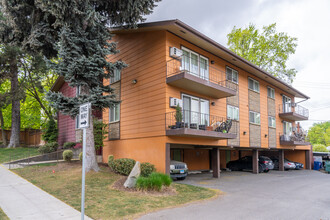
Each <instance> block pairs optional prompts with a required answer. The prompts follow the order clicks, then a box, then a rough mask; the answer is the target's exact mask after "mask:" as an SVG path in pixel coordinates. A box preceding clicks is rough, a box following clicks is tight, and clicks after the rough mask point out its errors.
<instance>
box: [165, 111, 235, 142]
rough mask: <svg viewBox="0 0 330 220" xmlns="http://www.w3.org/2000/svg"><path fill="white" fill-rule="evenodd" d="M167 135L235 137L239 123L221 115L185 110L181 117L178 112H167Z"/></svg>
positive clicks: (215, 137)
mask: <svg viewBox="0 0 330 220" xmlns="http://www.w3.org/2000/svg"><path fill="white" fill-rule="evenodd" d="M165 120H166V135H167V136H179V137H196V138H210V139H218V140H221V139H234V138H236V136H237V134H236V133H235V131H237V123H232V122H231V120H226V119H224V118H222V117H219V116H213V115H209V114H203V113H199V112H192V111H187V110H183V111H182V113H181V117H180V116H178V114H177V113H176V112H169V113H166V114H165Z"/></svg>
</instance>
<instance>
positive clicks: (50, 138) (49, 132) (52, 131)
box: [42, 119, 58, 143]
mask: <svg viewBox="0 0 330 220" xmlns="http://www.w3.org/2000/svg"><path fill="white" fill-rule="evenodd" d="M57 136H58V130H57V126H56V122H55V121H54V119H50V120H49V121H48V122H47V125H46V131H45V133H44V134H43V135H42V138H43V139H44V140H45V141H46V142H47V143H51V142H56V141H57Z"/></svg>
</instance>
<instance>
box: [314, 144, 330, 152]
mask: <svg viewBox="0 0 330 220" xmlns="http://www.w3.org/2000/svg"><path fill="white" fill-rule="evenodd" d="M313 151H314V152H329V151H328V149H327V147H326V146H325V145H323V144H314V145H313Z"/></svg>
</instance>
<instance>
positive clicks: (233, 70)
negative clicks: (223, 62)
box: [226, 66, 238, 85]
mask: <svg viewBox="0 0 330 220" xmlns="http://www.w3.org/2000/svg"><path fill="white" fill-rule="evenodd" d="M227 69H230V70H231V71H232V73H233V72H236V74H237V82H234V81H233V80H230V79H228V77H227V76H228V75H227ZM231 78H232V79H233V75H232V76H231ZM226 80H229V81H230V82H232V83H235V84H237V85H238V71H237V70H235V69H233V68H231V67H229V66H226Z"/></svg>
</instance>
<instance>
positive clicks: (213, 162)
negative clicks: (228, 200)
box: [167, 144, 311, 178]
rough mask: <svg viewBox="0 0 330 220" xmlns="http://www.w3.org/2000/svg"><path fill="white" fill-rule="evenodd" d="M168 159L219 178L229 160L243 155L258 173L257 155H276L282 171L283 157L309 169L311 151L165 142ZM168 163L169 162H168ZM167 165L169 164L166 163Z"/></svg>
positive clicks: (253, 170)
mask: <svg viewBox="0 0 330 220" xmlns="http://www.w3.org/2000/svg"><path fill="white" fill-rule="evenodd" d="M167 147H168V157H169V160H177V161H182V162H185V163H186V164H187V165H188V169H189V170H199V171H208V170H212V171H213V177H214V178H220V170H221V169H225V168H226V164H227V163H228V162H229V161H231V160H238V159H241V158H242V157H244V156H252V172H253V173H254V174H258V173H259V164H258V160H259V159H258V158H259V156H268V157H271V156H276V157H278V159H279V170H280V171H284V158H287V159H289V160H292V161H296V162H300V163H303V164H305V169H308V170H310V169H311V151H310V150H296V149H294V148H285V149H274V148H252V149H251V148H245V147H228V146H219V147H214V146H205V145H185V144H167ZM168 163H169V162H168ZM168 166H169V165H168Z"/></svg>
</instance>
